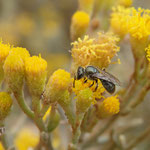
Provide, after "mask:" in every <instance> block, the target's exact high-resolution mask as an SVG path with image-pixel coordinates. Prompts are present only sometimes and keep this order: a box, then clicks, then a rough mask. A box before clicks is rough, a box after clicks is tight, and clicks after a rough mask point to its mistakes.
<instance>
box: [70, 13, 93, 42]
mask: <svg viewBox="0 0 150 150" xmlns="http://www.w3.org/2000/svg"><path fill="white" fill-rule="evenodd" d="M89 22H90V17H89V15H88V14H87V13H86V12H84V11H77V12H75V13H74V15H73V16H72V22H71V38H72V40H73V41H74V40H76V39H77V38H79V37H81V36H83V35H84V33H85V32H86V30H87V28H88V26H89Z"/></svg>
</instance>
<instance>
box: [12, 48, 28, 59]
mask: <svg viewBox="0 0 150 150" xmlns="http://www.w3.org/2000/svg"><path fill="white" fill-rule="evenodd" d="M10 54H14V55H19V56H20V57H21V58H22V60H23V61H25V58H27V57H30V54H29V52H28V51H27V49H26V48H22V47H14V48H12V49H11V51H10Z"/></svg>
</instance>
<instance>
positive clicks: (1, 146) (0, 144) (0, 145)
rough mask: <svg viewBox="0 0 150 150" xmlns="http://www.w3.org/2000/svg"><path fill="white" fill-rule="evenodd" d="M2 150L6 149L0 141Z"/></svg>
mask: <svg viewBox="0 0 150 150" xmlns="http://www.w3.org/2000/svg"><path fill="white" fill-rule="evenodd" d="M0 150H4V147H3V145H2V143H1V142H0Z"/></svg>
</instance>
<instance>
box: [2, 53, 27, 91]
mask: <svg viewBox="0 0 150 150" xmlns="http://www.w3.org/2000/svg"><path fill="white" fill-rule="evenodd" d="M4 74H5V79H6V81H7V83H8V85H9V87H10V88H11V89H12V90H13V91H18V90H20V89H21V88H22V86H23V78H24V63H23V60H22V58H21V57H20V56H19V55H14V54H10V55H9V56H8V57H7V58H6V60H5V63H4Z"/></svg>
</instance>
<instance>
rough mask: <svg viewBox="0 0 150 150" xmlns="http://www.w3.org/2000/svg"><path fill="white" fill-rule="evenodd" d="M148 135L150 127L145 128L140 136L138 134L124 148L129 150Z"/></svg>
mask: <svg viewBox="0 0 150 150" xmlns="http://www.w3.org/2000/svg"><path fill="white" fill-rule="evenodd" d="M149 135H150V127H149V128H148V129H146V130H145V131H144V132H143V133H142V134H141V135H140V136H138V137H137V138H136V139H135V140H134V141H132V142H131V144H129V146H128V147H127V148H126V149H125V150H131V149H132V148H134V147H136V146H137V145H138V144H139V143H140V142H142V141H143V140H144V139H145V138H147V136H149Z"/></svg>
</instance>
